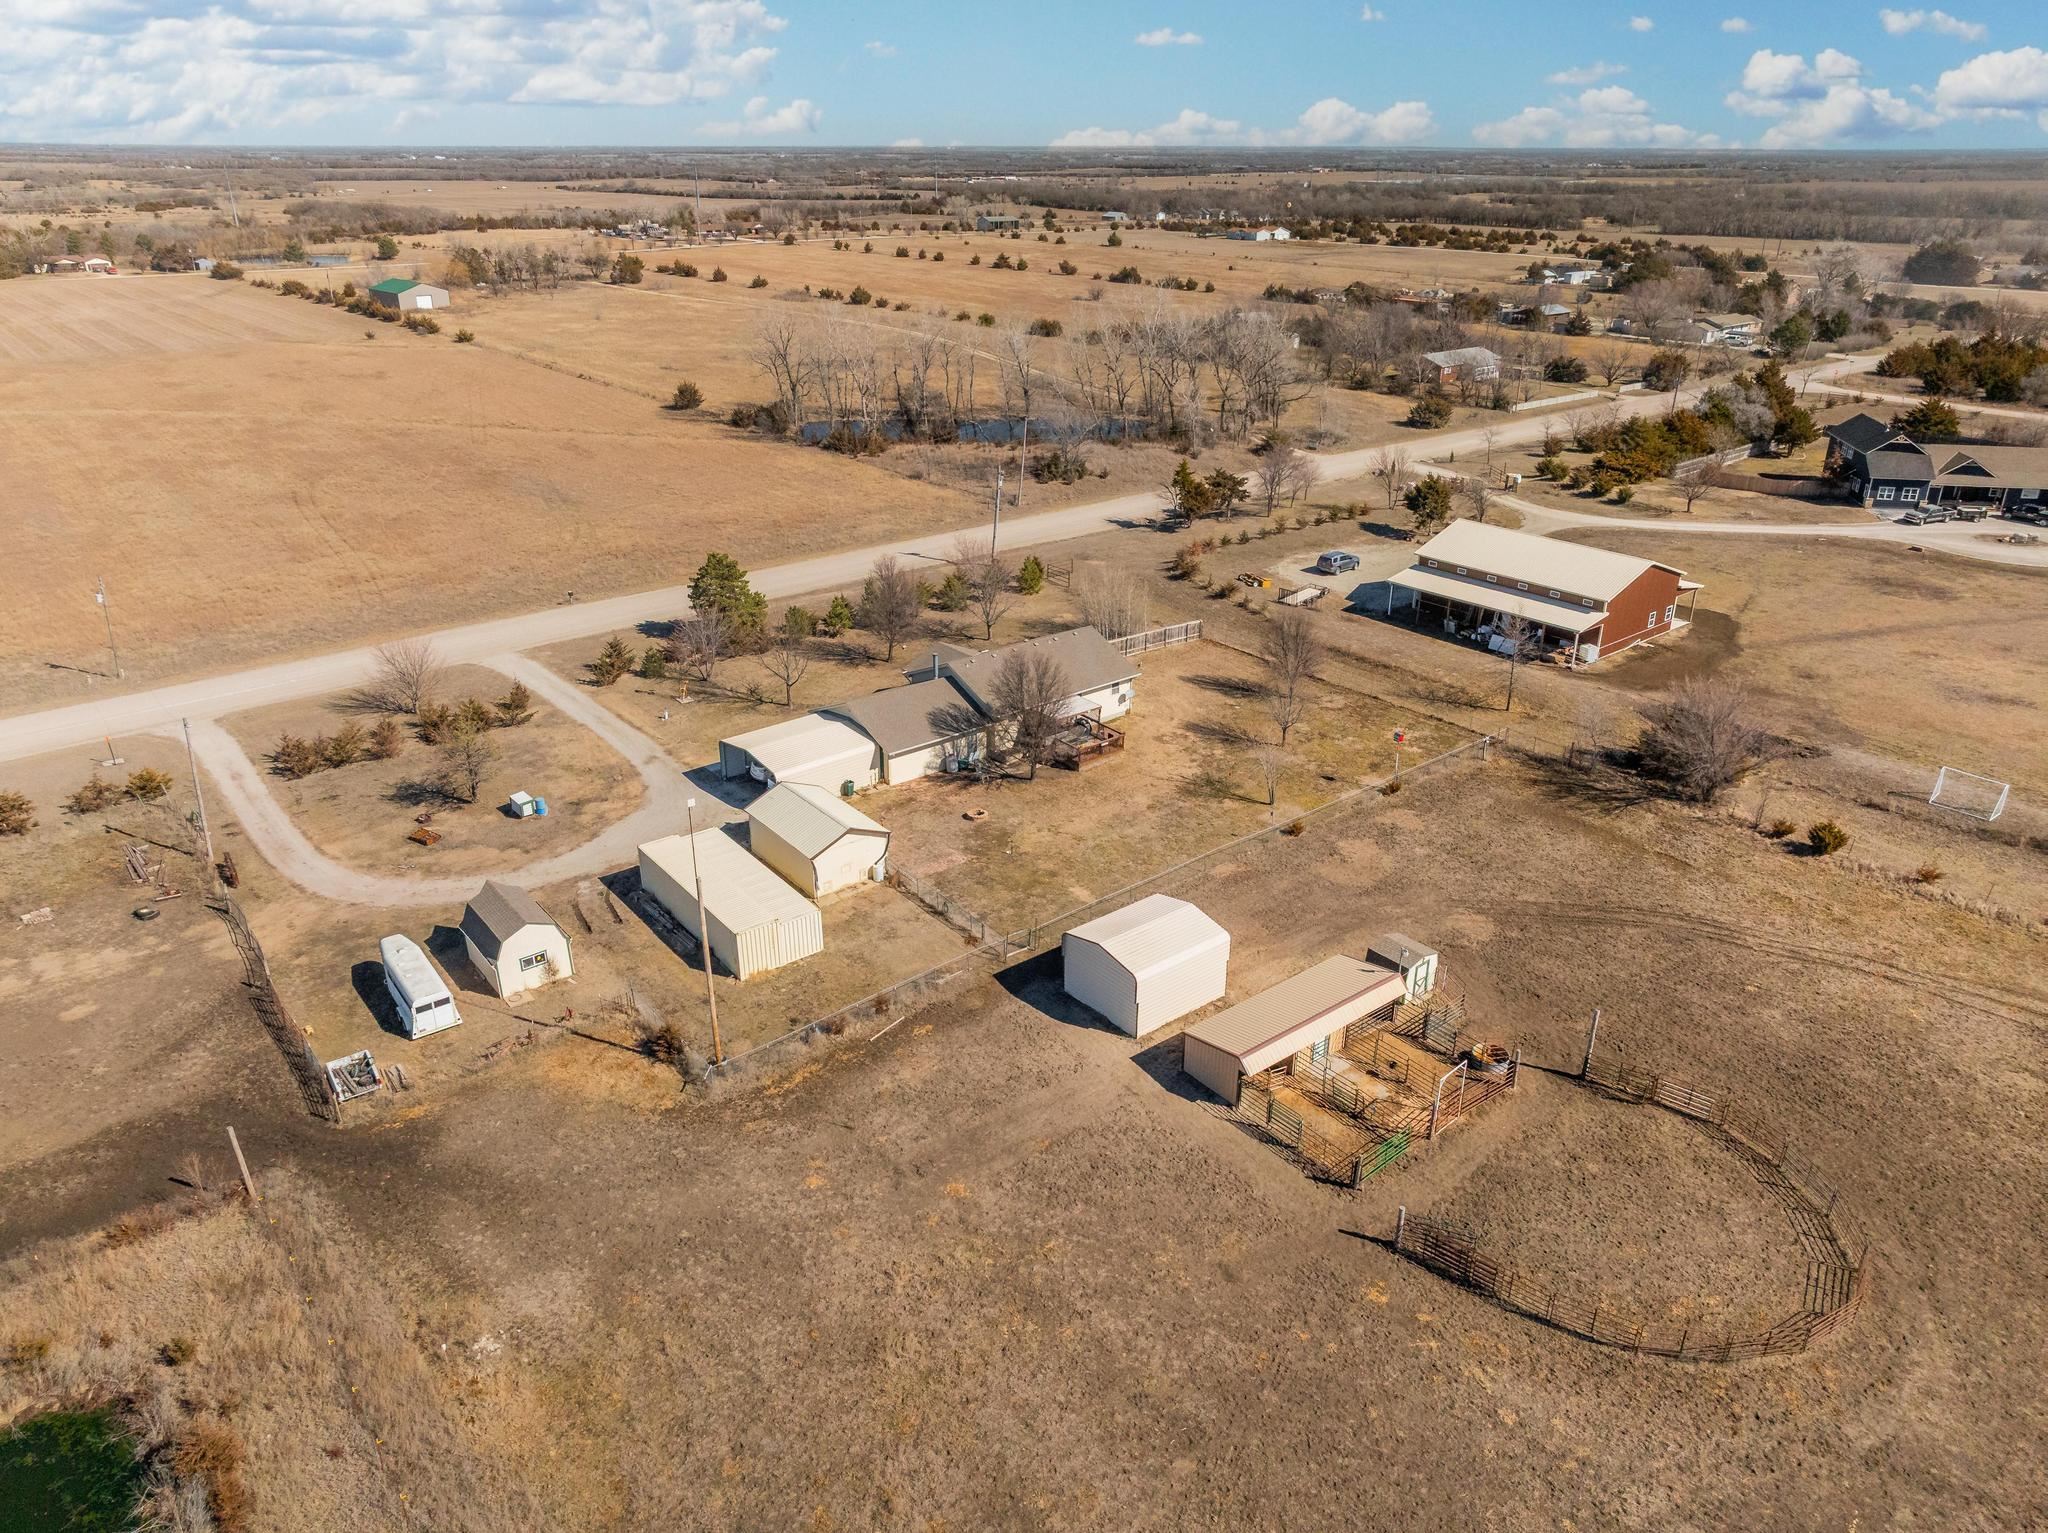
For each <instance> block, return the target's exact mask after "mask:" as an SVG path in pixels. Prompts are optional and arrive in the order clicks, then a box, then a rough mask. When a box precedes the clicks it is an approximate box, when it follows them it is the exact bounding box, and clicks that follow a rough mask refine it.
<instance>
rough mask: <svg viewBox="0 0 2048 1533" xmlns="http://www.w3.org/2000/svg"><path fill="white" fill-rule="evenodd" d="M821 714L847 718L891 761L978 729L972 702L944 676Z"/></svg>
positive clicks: (850, 701)
mask: <svg viewBox="0 0 2048 1533" xmlns="http://www.w3.org/2000/svg"><path fill="white" fill-rule="evenodd" d="M818 711H819V712H820V713H822V714H825V715H827V716H829V717H832V718H840V719H845V720H846V722H847V723H849V724H851V725H853V726H854V727H855V728H856V729H858V730H860V732H861V733H862V734H864V735H866V736H867V737H868V738H869V739H871V740H873V741H874V742H875V744H877V745H879V746H881V748H882V753H883V754H884V755H888V756H900V755H902V754H903V753H904V752H905V751H913V750H919V749H921V748H922V747H924V746H927V745H936V744H938V743H939V741H941V740H951V739H954V738H956V737H958V736H960V735H963V734H966V733H968V732H970V731H971V730H973V729H974V728H975V727H976V724H975V722H974V720H975V719H976V718H977V717H978V715H977V713H976V709H975V706H974V703H973V701H972V700H971V699H970V698H969V697H968V696H967V694H966V693H965V692H963V691H961V690H960V688H959V687H957V686H955V685H954V684H953V682H952V681H951V680H950V679H949V678H946V677H941V678H940V679H939V680H937V681H914V682H912V683H911V684H910V685H909V686H907V687H890V688H889V689H888V690H887V691H883V692H870V693H869V694H868V695H867V696H866V697H855V698H849V699H848V700H847V701H845V702H843V703H834V704H832V706H831V707H829V708H820V709H819V710H818Z"/></svg>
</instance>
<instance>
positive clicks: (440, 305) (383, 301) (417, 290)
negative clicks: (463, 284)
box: [370, 277, 448, 314]
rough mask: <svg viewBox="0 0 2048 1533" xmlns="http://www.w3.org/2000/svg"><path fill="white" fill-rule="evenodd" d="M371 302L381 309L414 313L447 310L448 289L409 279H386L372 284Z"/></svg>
mask: <svg viewBox="0 0 2048 1533" xmlns="http://www.w3.org/2000/svg"><path fill="white" fill-rule="evenodd" d="M370 301H371V302H372V303H374V304H376V305H378V306H379V307H380V308H386V309H398V310H401V311H402V312H404V313H408V314H410V313H412V312H413V311H414V310H416V309H445V308H447V307H448V289H446V288H445V287H433V286H431V285H429V284H428V283H425V282H414V281H412V280H411V279H410V278H407V277H386V278H385V279H384V280H383V281H382V282H373V283H371V284H370Z"/></svg>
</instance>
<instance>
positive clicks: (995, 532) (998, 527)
mask: <svg viewBox="0 0 2048 1533" xmlns="http://www.w3.org/2000/svg"><path fill="white" fill-rule="evenodd" d="M1002 532H1003V466H1002V465H1001V464H1000V463H998V464H997V465H996V514H995V519H994V520H993V521H991V522H990V523H989V528H988V551H989V552H990V553H991V554H993V553H994V552H995V551H996V539H997V538H999V537H1001V536H1002Z"/></svg>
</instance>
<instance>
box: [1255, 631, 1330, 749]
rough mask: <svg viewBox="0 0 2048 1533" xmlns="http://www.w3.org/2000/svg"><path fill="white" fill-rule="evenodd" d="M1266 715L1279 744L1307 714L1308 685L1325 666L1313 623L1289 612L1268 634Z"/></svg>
mask: <svg viewBox="0 0 2048 1533" xmlns="http://www.w3.org/2000/svg"><path fill="white" fill-rule="evenodd" d="M1265 652H1266V714H1267V716H1268V717H1269V718H1271V719H1272V721H1273V724H1274V727H1275V728H1277V729H1278V730H1279V731H1280V744H1281V746H1282V747H1285V746H1286V744H1287V737H1288V735H1289V734H1291V733H1292V732H1293V730H1294V726H1295V725H1297V724H1299V723H1300V722H1301V719H1302V715H1303V714H1305V713H1307V712H1308V682H1309V678H1310V677H1311V676H1312V675H1313V674H1314V673H1315V668H1316V667H1317V666H1318V665H1319V664H1321V663H1322V657H1323V644H1322V640H1321V638H1320V637H1318V635H1317V633H1316V630H1315V625H1314V621H1313V619H1311V618H1310V617H1309V615H1308V614H1307V613H1306V612H1300V611H1296V610H1293V609H1291V608H1290V609H1289V610H1287V611H1285V612H1281V613H1279V614H1277V615H1276V616H1275V617H1274V619H1273V622H1272V625H1271V626H1270V627H1269V628H1268V629H1267V630H1266V642H1265Z"/></svg>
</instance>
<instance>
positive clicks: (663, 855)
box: [640, 826, 812, 932]
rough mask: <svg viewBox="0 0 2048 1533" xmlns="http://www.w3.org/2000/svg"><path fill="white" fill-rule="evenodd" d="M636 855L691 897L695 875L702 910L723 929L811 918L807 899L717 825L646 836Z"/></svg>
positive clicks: (809, 903)
mask: <svg viewBox="0 0 2048 1533" xmlns="http://www.w3.org/2000/svg"><path fill="white" fill-rule="evenodd" d="M693 846H694V848H695V865H694V867H693V865H692V847H693ZM640 855H641V856H642V857H643V858H645V859H646V860H647V861H649V862H651V863H653V864H654V865H655V866H656V867H658V868H660V869H661V870H662V872H664V873H666V874H668V876H669V877H670V878H672V879H674V880H675V881H676V884H677V886H678V887H679V888H681V889H682V890H683V891H684V892H685V893H687V894H689V895H690V897H691V898H692V899H694V898H695V897H696V890H697V880H698V878H699V877H701V878H702V880H703V889H704V910H705V913H706V914H707V915H708V916H709V917H710V918H711V919H712V920H714V921H717V922H718V923H720V924H721V925H722V926H724V927H725V928H726V929H727V930H728V931H734V932H741V931H746V930H748V929H749V928H751V927H755V926H765V925H766V924H768V923H769V922H771V921H805V920H810V919H812V906H811V902H810V901H809V900H807V899H805V898H804V897H803V896H802V895H801V894H798V893H797V892H796V890H794V889H792V888H790V886H789V885H788V884H786V883H784V882H783V881H782V879H781V878H780V877H778V876H777V875H776V874H775V872H774V871H773V870H772V869H770V868H769V866H768V865H767V864H766V863H764V862H760V861H757V860H756V859H755V858H754V857H753V856H752V855H751V854H750V853H748V852H747V851H746V850H745V848H743V847H742V846H741V845H740V844H739V843H738V842H737V841H735V840H733V839H732V837H730V836H728V835H727V834H725V832H724V831H723V830H720V829H719V828H718V827H717V826H712V827H709V828H708V829H705V830H700V831H698V832H697V834H696V835H694V836H663V837H662V838H661V839H660V840H659V841H649V842H648V843H647V844H646V845H644V846H642V847H641V848H640Z"/></svg>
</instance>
